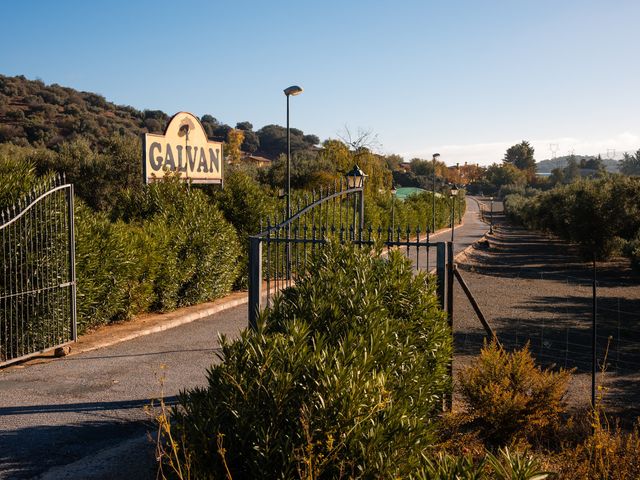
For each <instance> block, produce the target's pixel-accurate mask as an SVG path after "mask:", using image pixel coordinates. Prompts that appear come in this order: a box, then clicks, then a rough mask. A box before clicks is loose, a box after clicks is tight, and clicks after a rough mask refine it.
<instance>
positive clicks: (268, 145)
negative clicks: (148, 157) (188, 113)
mask: <svg viewBox="0 0 640 480" xmlns="http://www.w3.org/2000/svg"><path fill="white" fill-rule="evenodd" d="M169 118H170V117H169V115H167V114H166V113H165V112H163V111H162V110H144V111H140V110H137V109H135V108H133V107H130V106H127V105H116V104H114V103H112V102H109V101H107V100H106V99H105V98H104V97H103V96H102V95H99V94H97V93H92V92H81V91H78V90H74V89H73V88H68V87H62V86H60V85H57V84H52V85H45V83H44V82H42V81H41V80H29V79H27V78H25V77H24V76H22V75H20V76H17V77H7V76H4V75H0V143H13V144H16V145H21V146H33V147H45V148H50V149H53V150H59V148H60V146H61V145H62V144H63V143H65V142H69V141H72V140H75V139H76V138H78V137H82V138H84V139H85V140H87V141H88V142H89V144H90V145H91V147H92V148H95V149H97V150H98V151H101V150H102V149H104V148H105V147H106V146H107V145H108V139H109V138H110V137H112V136H113V135H122V136H139V135H141V134H143V133H146V132H149V133H161V132H163V131H164V128H165V127H166V125H167V122H168V121H169ZM200 121H201V122H202V125H203V127H204V129H205V130H206V132H207V135H208V136H209V138H211V139H214V140H218V141H227V135H228V133H229V131H231V130H232V127H231V126H229V125H226V124H224V123H221V122H219V121H218V120H217V119H216V118H215V117H214V116H213V115H210V114H206V115H203V116H202V117H201V118H200ZM236 128H237V129H239V130H242V131H243V137H244V141H243V143H242V150H243V151H245V152H249V153H256V154H260V155H263V156H266V157H269V158H276V157H277V156H278V155H280V154H282V153H285V152H286V129H285V128H284V127H281V126H279V125H266V126H264V127H263V128H261V129H260V130H258V131H257V132H254V131H253V125H252V124H251V123H250V122H239V123H238V124H237V125H236ZM319 142H320V139H319V138H318V137H317V136H315V135H305V134H304V132H302V131H301V130H298V129H295V128H293V129H291V150H292V152H294V153H295V152H297V151H304V150H310V149H312V147H313V146H314V145H316V144H318V143H319Z"/></svg>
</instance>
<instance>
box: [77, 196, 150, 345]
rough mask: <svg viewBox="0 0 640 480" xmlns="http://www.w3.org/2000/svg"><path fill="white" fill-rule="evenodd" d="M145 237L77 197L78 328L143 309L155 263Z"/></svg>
mask: <svg viewBox="0 0 640 480" xmlns="http://www.w3.org/2000/svg"><path fill="white" fill-rule="evenodd" d="M149 245H152V243H151V242H149V237H148V236H147V235H146V233H145V231H144V230H143V229H142V228H140V227H137V226H134V225H129V224H126V223H124V222H122V221H118V222H115V223H112V222H110V221H109V219H108V218H107V217H106V215H105V214H103V213H96V212H93V211H92V210H91V209H90V208H89V207H87V206H86V205H85V204H84V203H83V202H81V201H79V200H77V201H76V276H77V282H78V290H77V295H78V301H77V305H78V331H79V333H83V332H85V331H86V330H87V329H89V328H92V327H96V326H99V325H103V324H106V323H109V322H112V321H116V320H123V319H128V318H130V317H131V316H132V315H135V314H136V313H140V312H142V311H145V310H146V309H147V308H148V307H149V305H150V304H151V302H152V301H153V292H152V285H153V284H152V281H153V280H152V278H153V271H154V263H157V262H159V260H160V258H161V255H162V253H160V252H156V253H155V255H154V251H153V250H148V248H149Z"/></svg>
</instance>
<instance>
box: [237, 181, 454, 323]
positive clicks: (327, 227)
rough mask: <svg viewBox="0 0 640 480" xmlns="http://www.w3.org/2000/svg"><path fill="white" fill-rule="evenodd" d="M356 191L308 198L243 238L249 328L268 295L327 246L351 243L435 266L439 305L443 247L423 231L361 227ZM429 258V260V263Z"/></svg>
mask: <svg viewBox="0 0 640 480" xmlns="http://www.w3.org/2000/svg"><path fill="white" fill-rule="evenodd" d="M362 193H363V192H362V189H361V188H345V185H343V184H340V185H336V186H335V187H334V188H333V189H329V190H326V191H325V192H321V193H320V195H319V196H317V197H316V195H315V194H312V195H311V196H310V197H309V198H307V199H306V201H305V202H304V203H302V204H300V203H299V204H298V206H297V211H296V213H294V214H293V215H292V216H291V217H290V218H286V216H285V215H283V217H282V221H280V222H279V223H274V224H272V222H271V220H270V219H267V222H266V228H265V229H264V230H263V231H262V232H261V233H259V234H258V235H255V236H252V237H250V238H249V326H250V327H252V328H255V327H256V324H257V317H258V314H259V312H260V311H261V310H262V308H263V307H264V306H269V304H270V302H271V299H272V297H273V295H274V294H275V293H276V292H278V291H279V290H281V289H283V288H287V287H290V286H292V285H293V284H295V282H296V280H297V279H298V278H300V276H302V275H305V274H306V272H307V268H308V265H309V262H310V260H311V259H312V258H313V256H314V255H315V253H316V252H318V251H319V250H320V249H321V248H322V246H324V245H326V244H327V242H329V241H334V242H338V243H341V244H345V243H352V244H354V245H357V246H358V247H360V248H368V249H374V248H376V247H378V248H381V249H385V250H389V249H401V250H402V251H403V252H404V254H405V255H406V256H407V257H408V258H409V259H410V260H411V261H412V263H413V265H414V268H415V269H416V270H426V271H429V270H430V269H431V267H432V266H434V265H435V271H436V282H437V287H436V289H437V294H438V298H439V299H440V304H441V306H442V307H443V308H444V306H445V288H446V282H445V277H446V268H445V263H446V250H447V244H446V243H444V242H431V241H430V238H429V231H428V229H427V228H425V230H421V229H420V227H416V228H414V229H409V228H404V229H401V228H399V227H398V228H395V229H393V230H392V229H391V228H388V229H385V230H383V229H382V228H378V229H373V228H371V227H370V226H365V225H364V224H363V211H364V205H363V202H364V198H363V195H362ZM430 257H432V258H430Z"/></svg>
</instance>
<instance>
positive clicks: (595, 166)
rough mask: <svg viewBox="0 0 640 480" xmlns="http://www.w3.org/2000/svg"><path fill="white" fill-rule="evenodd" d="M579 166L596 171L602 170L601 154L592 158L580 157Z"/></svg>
mask: <svg viewBox="0 0 640 480" xmlns="http://www.w3.org/2000/svg"><path fill="white" fill-rule="evenodd" d="M580 168H585V169H587V170H597V171H600V170H604V162H603V161H602V156H601V155H598V156H597V157H594V158H582V159H581V160H580Z"/></svg>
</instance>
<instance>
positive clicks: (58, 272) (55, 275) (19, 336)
mask: <svg viewBox="0 0 640 480" xmlns="http://www.w3.org/2000/svg"><path fill="white" fill-rule="evenodd" d="M0 220H1V221H0V235H2V267H3V268H2V270H3V271H2V273H1V274H0V365H5V364H9V363H12V362H15V361H18V360H22V359H25V358H28V357H30V356H33V355H35V354H39V353H43V352H45V351H48V350H52V349H54V348H58V347H60V346H63V345H65V344H67V343H70V342H73V341H75V340H76V338H77V328H76V278H75V239H74V223H73V185H70V184H66V183H65V181H64V177H61V176H56V177H54V178H53V179H52V180H51V181H49V182H47V183H46V184H43V185H40V186H39V187H37V188H35V189H34V190H33V191H32V192H30V194H29V195H27V197H25V198H23V199H21V200H20V201H19V202H18V203H17V204H15V205H13V206H12V207H10V208H9V209H7V210H6V211H3V212H1V213H0Z"/></svg>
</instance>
